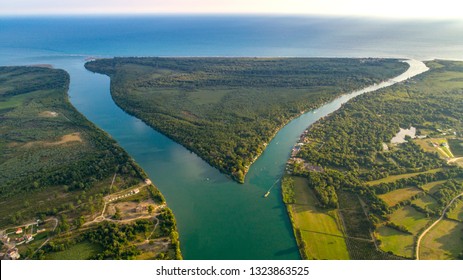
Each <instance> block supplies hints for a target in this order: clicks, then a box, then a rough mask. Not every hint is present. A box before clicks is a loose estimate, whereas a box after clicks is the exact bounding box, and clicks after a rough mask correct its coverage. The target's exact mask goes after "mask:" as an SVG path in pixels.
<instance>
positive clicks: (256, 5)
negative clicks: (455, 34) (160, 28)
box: [0, 0, 462, 20]
mask: <svg viewBox="0 0 463 280" xmlns="http://www.w3.org/2000/svg"><path fill="white" fill-rule="evenodd" d="M457 3H458V2H456V1H452V0H441V1H438V2H437V1H406V2H403V1H401V0H388V1H365V0H324V1H323V0H311V1H301V0H286V1H280V0H234V1H217V0H216V1H212V0H195V1H192V0H171V1H160V0H132V1H130V3H127V1H124V0H99V1H98V2H96V1H94V0H69V1H59V0H41V1H38V0H17V1H9V2H4V3H0V16H52V15H53V16H60V15H61V16H70V15H82V16H85V15H100V16H103V15H114V16H127V15H133V16H134V15H216V16H223V15H263V16H264V15H270V16H272V15H273V16H334V17H366V18H383V19H386V18H391V19H433V20H435V19H438V20H458V19H459V20H461V19H462V16H461V13H460V9H459V4H458V5H457Z"/></svg>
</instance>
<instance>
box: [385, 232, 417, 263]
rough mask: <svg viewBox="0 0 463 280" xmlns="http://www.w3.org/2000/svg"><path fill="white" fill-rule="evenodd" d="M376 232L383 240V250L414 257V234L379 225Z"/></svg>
mask: <svg viewBox="0 0 463 280" xmlns="http://www.w3.org/2000/svg"><path fill="white" fill-rule="evenodd" d="M376 232H377V235H378V236H377V237H378V239H379V240H381V246H380V248H381V250H383V251H385V252H391V253H394V254H396V255H398V256H402V257H405V258H413V254H414V250H415V247H414V244H415V240H414V238H413V235H411V234H408V233H404V232H403V231H399V230H396V229H394V228H391V227H389V226H379V227H378V228H377V230H376Z"/></svg>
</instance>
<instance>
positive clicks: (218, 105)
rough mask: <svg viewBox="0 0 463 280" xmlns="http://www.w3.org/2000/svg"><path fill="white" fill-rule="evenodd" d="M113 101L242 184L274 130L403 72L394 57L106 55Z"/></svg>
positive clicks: (103, 69)
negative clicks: (342, 97) (333, 100)
mask: <svg viewBox="0 0 463 280" xmlns="http://www.w3.org/2000/svg"><path fill="white" fill-rule="evenodd" d="M85 67H86V68H87V69H88V70H90V71H93V72H97V73H102V74H106V75H108V76H110V78H111V94H112V97H113V99H114V100H115V102H116V103H117V105H118V106H120V107H121V108H122V109H123V110H125V111H126V112H128V113H130V114H132V115H135V116H136V117H138V118H140V119H142V120H143V121H145V122H146V123H148V124H149V125H151V126H152V127H153V128H155V129H156V130H158V131H160V132H161V133H163V134H165V135H167V136H168V137H170V138H172V139H173V140H175V141H176V142H178V143H180V144H182V145H183V146H185V147H186V148H188V149H189V150H191V151H193V152H194V153H196V154H197V155H199V156H200V157H201V158H203V159H204V160H205V161H207V162H208V163H209V164H211V165H212V166H214V167H216V168H217V169H219V170H220V171H222V172H224V173H225V174H228V175H230V176H232V178H233V179H235V180H236V181H238V182H243V181H244V177H245V174H246V173H247V171H248V169H249V166H250V165H251V164H252V163H253V162H254V160H255V159H256V158H257V157H258V156H259V155H260V154H261V153H262V152H263V151H264V149H265V147H266V145H267V143H268V142H269V141H270V140H271V138H272V137H273V136H274V135H275V133H276V132H277V131H278V130H279V129H280V128H281V127H282V126H283V125H285V124H286V123H287V122H288V121H290V120H291V119H293V118H295V117H296V116H298V115H300V114H301V113H303V112H305V111H307V110H310V109H314V108H316V107H318V106H320V105H321V104H323V103H325V102H327V101H330V100H332V99H334V98H335V97H337V96H339V95H341V94H343V93H348V92H351V91H353V90H356V89H360V88H362V87H365V86H367V85H371V84H374V83H378V82H380V81H383V80H387V79H389V78H392V77H394V76H397V75H398V74H400V73H402V72H404V71H405V70H406V68H407V65H406V64H405V63H402V62H400V61H399V60H395V59H344V58H156V57H153V58H113V59H98V60H95V61H91V62H88V63H86V65H85Z"/></svg>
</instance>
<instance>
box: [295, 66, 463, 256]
mask: <svg viewBox="0 0 463 280" xmlns="http://www.w3.org/2000/svg"><path fill="white" fill-rule="evenodd" d="M427 65H428V67H430V68H431V70H429V71H428V72H426V73H424V74H421V75H419V76H417V77H415V78H413V79H410V80H407V81H405V82H402V83H400V84H397V85H394V86H392V87H390V88H386V89H382V90H380V91H378V92H372V93H366V94H364V95H362V96H359V97H356V98H355V99H353V100H351V101H350V102H348V103H346V104H344V105H343V106H342V108H341V109H340V110H338V111H336V112H335V113H333V114H331V115H330V116H328V117H326V118H325V119H322V120H320V121H318V122H317V123H315V124H314V125H313V126H311V127H310V128H309V129H308V132H307V133H306V134H305V135H303V137H302V138H304V139H305V141H304V142H305V143H304V145H303V146H302V148H301V150H300V152H298V153H297V155H296V156H295V158H296V159H298V160H294V159H293V160H292V161H290V165H289V170H290V172H291V173H292V174H293V175H296V176H302V177H306V178H308V179H309V180H308V186H307V187H308V188H312V189H313V191H314V192H315V194H316V196H317V198H318V201H319V204H320V205H319V206H320V207H324V208H332V209H337V208H339V199H338V194H339V193H340V192H346V191H347V192H350V193H353V194H356V195H357V196H358V197H359V198H360V199H361V201H363V202H365V203H366V205H367V206H368V208H367V211H368V215H369V222H370V223H371V225H372V228H373V230H377V229H378V228H379V227H383V228H382V229H383V230H384V231H386V230H385V229H384V228H386V229H387V230H388V231H391V232H395V234H396V235H397V236H400V234H405V236H406V235H407V234H409V235H413V236H414V238H416V236H417V234H418V233H419V232H421V231H422V230H424V228H423V227H422V225H421V224H420V226H419V227H418V225H416V224H414V223H410V224H406V223H405V222H403V223H402V220H397V221H395V220H394V219H395V218H394V217H395V216H398V215H399V214H397V213H408V215H412V214H410V213H413V214H414V215H415V218H414V219H415V220H417V221H418V220H422V223H423V225H426V224H429V221H432V220H433V219H437V217H439V216H440V215H441V214H442V211H443V209H444V208H445V207H446V206H447V205H448V203H449V202H450V201H451V200H452V198H453V197H455V196H456V195H458V194H460V193H461V192H462V191H463V185H462V181H463V180H462V179H463V168H462V163H461V159H460V157H458V150H460V149H461V146H462V144H463V125H462V122H461V120H462V119H463V106H462V100H463V99H462V94H463V63H461V62H451V61H432V62H428V63H427ZM410 127H414V128H416V135H415V137H410V136H405V137H404V140H405V141H404V142H403V143H393V142H391V139H392V138H393V137H394V136H396V134H397V133H398V132H399V131H400V130H401V129H409V128H410ZM447 143H448V144H447ZM449 145H450V146H449ZM444 150H448V151H450V153H447V152H445V151H444ZM451 151H455V152H454V153H455V155H452V153H451ZM449 155H452V156H449ZM307 166H310V167H311V168H307ZM313 166H316V167H318V168H317V169H315V168H313ZM407 206H410V207H413V208H414V209H415V210H416V211H417V212H414V211H415V210H412V209H411V208H407ZM420 215H423V216H420ZM421 217H422V218H421ZM415 227H416V230H415ZM375 234H378V235H379V236H380V238H381V233H375ZM448 234H458V233H448ZM391 236H394V235H391V234H388V235H385V237H383V238H384V239H385V240H386V241H387V242H388V243H386V244H392V243H394V242H396V241H397V240H399V239H398V238H399V237H397V239H396V240H394V239H393V238H392V237H391ZM400 238H405V237H400ZM411 240H414V239H411ZM415 241H416V240H415ZM378 242H379V241H378ZM397 242H398V241H397ZM433 242H437V241H433ZM379 243H380V242H379ZM383 245H384V244H383ZM385 246H387V245H385ZM403 246H405V245H403ZM410 246H413V242H412V244H411V245H410ZM391 248H395V247H392V246H391ZM399 248H400V246H399ZM460 252H461V249H460ZM350 253H352V252H350ZM391 253H398V254H399V255H402V256H405V257H408V258H411V257H415V256H413V254H412V253H411V252H406V253H403V252H401V251H400V250H397V251H394V250H392V251H391ZM407 254H408V255H407ZM449 255H450V254H449ZM452 255H453V258H456V257H457V255H455V253H452Z"/></svg>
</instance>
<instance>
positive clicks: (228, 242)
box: [0, 17, 463, 259]
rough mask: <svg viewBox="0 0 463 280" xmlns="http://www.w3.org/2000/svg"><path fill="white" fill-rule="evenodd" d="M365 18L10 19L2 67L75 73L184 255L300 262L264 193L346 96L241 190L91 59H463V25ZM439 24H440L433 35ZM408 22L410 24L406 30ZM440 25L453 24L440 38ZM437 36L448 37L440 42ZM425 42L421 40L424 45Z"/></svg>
mask: <svg viewBox="0 0 463 280" xmlns="http://www.w3.org/2000/svg"><path fill="white" fill-rule="evenodd" d="M367 23H368V22H365V21H364V20H363V21H362V20H352V19H351V20H349V19H338V20H334V21H333V19H329V20H327V19H323V18H303V19H301V18H293V19H291V18H278V19H269V18H250V17H239V18H218V17H208V18H201V17H184V18H178V17H161V18H124V19H117V18H88V19H84V18H71V19H64V18H54V19H44V18H41V19H0V63H1V64H7V65H12V64H17V65H22V64H39V63H48V64H52V65H54V66H55V67H57V68H63V69H65V70H67V71H68V72H69V73H70V75H71V87H70V92H69V94H70V98H71V102H72V103H73V104H74V106H76V108H77V109H78V110H79V111H80V112H82V113H83V114H84V115H85V116H86V117H87V118H88V119H90V120H91V121H92V122H94V123H95V124H97V125H98V126H99V127H100V128H102V129H103V130H105V131H106V132H108V133H109V134H110V135H111V136H112V137H113V138H114V139H116V140H117V141H118V143H119V144H120V145H121V146H122V147H123V148H124V149H126V150H127V151H128V152H129V154H130V155H131V156H132V157H133V158H134V159H135V160H136V161H137V163H139V164H140V165H141V167H142V168H143V169H144V170H145V171H146V172H147V173H148V175H149V176H150V177H151V179H152V180H153V182H154V183H155V184H156V185H157V186H158V187H159V188H160V189H161V191H162V192H163V194H164V195H165V196H166V199H167V202H168V204H169V206H170V207H171V208H172V209H173V211H174V213H175V215H176V218H177V222H178V227H179V232H180V239H181V248H182V251H183V254H184V257H185V258H186V259H298V258H299V254H298V251H297V247H296V243H295V241H294V238H293V234H292V229H291V226H290V224H289V220H288V218H287V215H286V212H285V207H284V205H283V203H282V201H281V197H280V189H279V186H278V185H277V187H275V188H273V189H272V192H271V194H270V195H269V197H268V198H266V199H264V198H263V195H264V194H265V192H266V191H267V189H268V188H269V187H270V186H271V185H272V184H273V183H274V182H275V181H276V180H277V179H278V178H279V177H280V176H281V175H282V173H283V170H284V165H285V162H286V159H287V158H288V156H289V152H290V150H291V147H292V146H293V144H294V143H295V142H296V140H297V138H298V136H299V135H300V134H301V132H302V131H303V130H304V129H305V128H306V127H307V126H309V125H310V124H311V123H313V122H314V121H316V120H317V119H319V118H320V117H321V116H323V115H326V114H327V113H329V112H331V111H333V110H335V109H336V108H338V107H339V106H340V105H341V103H343V102H345V101H346V100H347V97H344V99H341V100H337V101H335V102H333V103H330V104H328V105H326V106H324V107H322V108H320V109H318V110H316V111H315V112H310V113H307V114H305V115H303V116H301V117H300V118H297V119H295V120H294V121H292V122H291V123H289V124H288V125H287V126H285V127H284V128H283V129H282V130H281V131H280V132H279V133H278V134H277V135H276V137H275V138H274V140H273V141H272V142H271V143H270V144H269V145H268V147H267V149H266V150H265V152H264V153H263V154H262V156H261V157H260V158H259V159H258V160H257V161H256V162H255V163H254V164H253V165H252V166H251V169H250V171H249V173H248V175H247V177H246V182H245V184H237V183H235V182H233V181H231V180H230V179H229V178H227V177H226V176H224V175H223V174H221V173H219V172H218V171H217V170H216V169H214V168H212V167H210V166H209V165H208V164H206V163H205V162H204V161H202V160H201V159H200V158H198V157H197V156H196V155H195V154H193V153H191V152H189V151H187V150H186V149H184V148H183V147H182V146H180V145H178V144H176V143H175V142H173V141H171V140H169V139H168V138H167V137H165V136H163V135H161V134H160V133H158V132H156V131H155V130H153V129H151V128H149V127H148V126H146V125H145V124H144V123H143V122H141V121H140V120H138V119H136V118H134V117H131V116H129V115H127V114H126V113H124V112H123V111H122V110H121V109H120V108H118V107H117V106H116V105H115V104H114V102H113V101H112V99H111V96H110V94H109V78H108V77H106V76H102V75H98V74H93V73H90V72H88V71H86V70H85V69H84V67H83V64H84V62H85V57H86V56H114V55H134V56H141V55H153V56H155V55H171V56H175V55H185V56H188V55H190V56H199V55H208V56H215V55H230V56H241V55H242V56H257V55H259V56H297V55H301V56H402V57H416V58H426V57H428V58H429V57H433V56H432V55H431V54H433V55H434V56H437V57H443V58H460V59H461V58H462V52H461V50H462V49H463V48H462V46H463V43H462V39H461V36H457V37H456V38H454V40H453V41H451V40H450V38H451V37H452V36H453V35H455V34H456V33H455V32H458V30H460V31H461V29H459V28H461V27H462V26H461V24H459V23H449V22H439V23H438V24H437V23H434V24H433V25H431V24H430V23H429V32H428V33H429V34H430V35H423V33H420V34H415V33H414V31H416V30H418V29H419V27H420V25H419V24H417V23H415V24H413V23H410V22H402V23H400V22H386V23H384V22H381V24H378V25H375V24H371V22H370V24H369V25H366V24H367ZM374 23H375V22H374ZM434 25H436V26H437V27H435V28H434V29H432V30H431V28H430V27H431V26H434ZM398 26H402V29H400V30H397V27H398ZM442 26H446V27H447V29H445V32H443V31H441V32H440V33H439V30H440V29H439V28H442ZM449 26H450V27H452V28H450V27H449ZM343 28H344V29H343ZM356 28H358V29H360V31H359V30H356ZM388 28H390V30H388ZM367 29H369V30H370V31H369V32H370V33H368V32H366V31H365V30H367ZM394 29H396V30H394ZM415 29H416V30H415ZM378 30H383V32H381V33H378V32H377V31H378ZM433 30H434V31H433ZM365 32H366V33H365ZM395 32H397V33H399V34H398V35H397V34H395ZM407 32H408V33H407ZM433 32H434V33H433ZM452 32H453V33H455V34H453V33H452ZM409 33H410V34H409ZM388 34H389V35H390V36H389V37H388V36H387V35H388ZM438 34H440V36H441V37H438V38H437V39H436V38H431V37H432V35H436V36H437V35H438ZM452 34H453V35H452ZM459 34H463V33H459ZM402 35H403V37H400V36H402ZM408 35H414V37H412V38H410V37H407V36H408ZM368 36H370V37H368ZM417 36H418V37H420V36H421V37H422V38H421V39H422V41H414V39H416V38H417ZM354 39H357V40H354ZM392 39H394V41H393V43H391V42H392ZM433 40H434V41H435V43H434V45H433V43H432V41H433ZM448 40H450V42H451V43H449V41H448ZM441 41H442V42H445V44H443V43H442V42H441ZM379 42H381V44H379ZM386 42H389V43H388V44H386ZM394 44H395V45H396V46H397V48H394V47H393V45H394ZM413 46H415V48H413ZM432 49H434V52H432ZM394 52H395V53H394ZM394 54H395V55H394Z"/></svg>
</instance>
